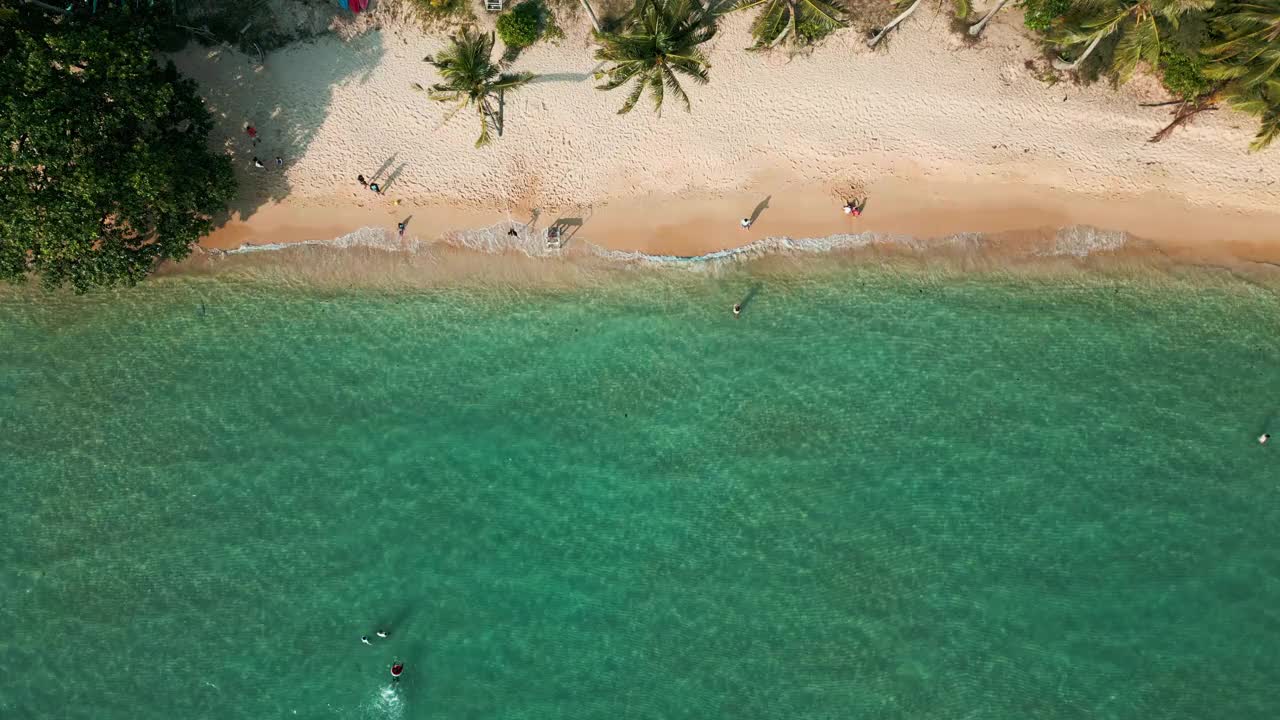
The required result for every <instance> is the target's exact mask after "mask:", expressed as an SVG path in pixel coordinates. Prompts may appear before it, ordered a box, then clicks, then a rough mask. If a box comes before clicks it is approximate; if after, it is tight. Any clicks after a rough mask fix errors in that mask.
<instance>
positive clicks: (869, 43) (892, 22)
mask: <svg viewBox="0 0 1280 720" xmlns="http://www.w3.org/2000/svg"><path fill="white" fill-rule="evenodd" d="M918 7H920V0H915V2H913V3H911V7H909V8H907V9H906V10H904V11H903V13H902V14H901V15H899V16H898V17H896V18H894V19H892V20H890V21H889V24H888V25H885V26H884V28H883V29H881V30H880V32H878V33H876V34H875V37H873V38H871V39H870V40H868V41H867V47H869V48H874V47H875V46H876V45H879V44H880V41H881V40H883V39H884V36H885V35H888V34H889V31H890V30H893V29H894V28H896V27H898V24H899V23H901V22H902V21H903V20H906V19H907V18H909V17H911V13H913V12H915V11H916V8H918Z"/></svg>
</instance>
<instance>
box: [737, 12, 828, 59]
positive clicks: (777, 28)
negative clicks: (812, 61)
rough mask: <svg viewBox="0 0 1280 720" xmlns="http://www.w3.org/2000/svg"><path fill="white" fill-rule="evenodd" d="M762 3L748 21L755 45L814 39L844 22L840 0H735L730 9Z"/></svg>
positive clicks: (763, 45)
mask: <svg viewBox="0 0 1280 720" xmlns="http://www.w3.org/2000/svg"><path fill="white" fill-rule="evenodd" d="M761 6H763V7H764V9H763V10H761V11H760V15H758V16H757V17H756V20H755V22H753V23H751V36H752V37H754V38H755V39H756V44H755V47H756V48H757V49H759V48H771V47H773V46H775V45H777V44H778V43H780V42H782V41H783V40H785V39H787V38H790V40H791V42H792V43H796V44H798V43H805V42H809V41H811V40H816V39H817V38H818V37H821V36H822V35H825V34H827V33H829V32H831V31H832V30H835V29H836V28H838V27H840V26H842V25H844V8H843V7H841V5H840V4H839V0H831V1H828V0H738V2H737V3H735V4H734V5H733V7H731V8H729V12H737V11H738V10H750V9H751V8H757V7H761Z"/></svg>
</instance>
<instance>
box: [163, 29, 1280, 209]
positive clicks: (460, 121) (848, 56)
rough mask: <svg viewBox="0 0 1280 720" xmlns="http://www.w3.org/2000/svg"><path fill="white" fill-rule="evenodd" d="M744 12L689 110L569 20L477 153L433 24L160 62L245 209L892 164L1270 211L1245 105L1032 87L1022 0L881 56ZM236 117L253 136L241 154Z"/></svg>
mask: <svg viewBox="0 0 1280 720" xmlns="http://www.w3.org/2000/svg"><path fill="white" fill-rule="evenodd" d="M750 19H751V18H750V16H749V15H746V14H741V13H737V14H733V15H729V16H727V17H725V18H724V19H723V20H722V22H721V32H720V34H718V35H717V36H716V38H715V39H714V40H712V41H711V43H709V48H708V50H709V55H710V59H711V64H712V68H711V78H712V79H711V83H710V84H709V85H706V86H701V87H699V86H695V85H693V84H692V83H689V84H687V86H686V89H687V90H688V92H689V94H690V96H691V97H692V100H693V112H692V113H691V114H687V113H685V112H684V111H683V110H682V109H681V108H680V107H679V106H678V105H677V104H675V103H669V104H668V105H667V107H665V108H664V111H663V114H662V116H661V117H658V116H656V115H655V114H654V113H653V112H652V110H651V107H650V106H648V105H647V104H644V103H647V100H645V101H643V102H642V104H641V105H639V106H637V108H636V109H635V111H633V112H632V113H631V114H630V115H623V116H619V115H617V114H616V110H617V108H618V107H619V106H620V105H621V104H622V102H623V99H624V93H625V91H624V90H618V91H614V92H611V93H604V92H600V91H598V90H596V89H594V87H593V86H594V83H593V81H592V79H591V77H590V74H591V72H592V70H593V69H594V68H595V67H596V61H595V60H594V59H593V57H592V47H591V44H590V40H589V36H588V35H587V33H586V31H585V28H584V27H583V26H582V25H581V24H580V23H575V24H574V25H573V26H572V27H568V28H566V29H567V30H568V32H569V37H568V38H567V39H566V40H563V41H561V42H560V44H559V45H558V46H557V45H550V44H547V43H541V44H539V45H537V46H535V47H533V48H530V49H528V50H526V51H525V52H524V53H523V54H522V55H521V56H520V58H519V59H518V61H517V62H516V63H515V65H514V69H516V70H528V71H532V72H535V73H539V74H541V75H543V76H544V77H543V78H542V79H541V80H540V81H539V82H537V83H536V84H534V85H532V86H530V87H527V88H524V89H522V90H520V91H518V92H517V93H513V94H512V95H510V96H509V99H508V102H507V107H506V128H505V133H504V135H503V136H502V137H501V138H495V140H494V143H493V144H492V145H490V146H488V147H485V148H481V149H476V148H474V147H473V146H472V144H473V142H474V141H475V138H476V135H477V132H478V127H479V121H478V119H477V117H476V115H475V113H474V111H473V110H471V109H463V110H461V111H460V112H458V113H457V114H455V115H454V116H453V117H452V118H451V119H447V118H448V115H449V114H450V112H451V108H450V107H449V106H446V105H443V104H440V103H436V102H433V101H431V100H429V99H428V98H427V97H426V96H425V95H424V94H420V93H417V92H414V91H413V90H412V89H411V87H410V86H411V83H414V82H419V83H422V84H423V85H429V84H430V83H432V82H434V81H435V80H436V76H435V72H434V70H433V68H431V67H430V66H429V65H427V64H425V63H424V62H423V61H422V58H423V56H425V55H427V54H430V53H432V52H435V51H437V50H439V49H440V47H441V46H442V45H443V42H444V41H443V39H442V38H438V37H429V36H426V35H424V34H422V33H419V32H417V31H405V30H395V31H392V30H383V31H374V32H370V33H367V34H365V35H362V36H360V37H357V38H355V39H353V40H351V41H349V42H347V41H342V40H339V39H337V38H332V37H330V38H325V39H322V40H320V41H317V42H314V43H309V44H305V45H300V46H296V47H291V48H288V49H286V50H284V51H281V52H279V53H276V54H273V55H271V56H269V57H268V58H267V59H266V62H265V65H264V66H263V67H262V68H260V69H259V68H256V67H255V65H254V63H253V62H252V61H251V60H249V59H247V58H245V57H244V56H241V55H239V54H237V53H234V52H231V51H225V50H209V49H205V48H198V47H190V48H188V49H187V50H186V51H184V52H183V53H181V54H179V55H178V56H177V57H176V58H175V60H176V62H177V64H178V66H179V69H180V70H182V71H183V72H184V73H186V74H188V75H190V76H192V77H195V78H196V79H197V80H198V81H199V82H200V83H201V86H202V90H203V92H204V93H205V94H206V96H207V97H208V100H209V103H210V106H211V108H212V109H213V111H214V112H215V114H216V116H217V118H218V125H217V129H216V130H215V132H214V137H215V138H217V139H218V143H217V144H219V145H220V146H223V145H224V142H225V147H226V148H227V149H228V150H229V151H230V152H232V153H234V155H235V156H236V165H237V172H238V173H239V174H240V175H241V178H242V180H244V181H245V185H244V188H245V195H246V200H245V202H242V203H240V204H239V205H238V207H240V208H242V209H245V210H253V211H254V212H256V211H257V210H258V208H260V207H262V205H263V202H264V200H273V201H280V200H282V201H284V206H285V207H287V208H293V209H295V210H296V211H297V212H304V211H303V210H301V209H302V208H308V207H317V206H323V207H325V208H327V209H332V208H335V207H339V206H343V207H351V206H364V207H368V208H369V209H376V208H377V207H379V206H384V205H386V204H387V203H388V200H387V199H383V198H377V197H375V196H373V195H372V193H369V192H367V191H364V190H362V189H361V188H360V187H359V186H358V185H357V184H356V182H355V176H356V175H357V174H358V173H363V174H364V175H365V176H366V177H368V178H370V179H373V178H374V176H375V174H376V175H378V179H380V180H381V181H382V182H383V185H384V186H386V187H387V190H388V196H389V197H398V198H402V199H403V200H404V202H405V203H406V205H410V204H412V205H431V204H436V205H440V204H444V205H453V206H464V207H469V208H488V209H490V210H492V211H499V212H500V211H502V210H504V209H508V208H509V209H516V208H521V209H528V208H535V207H536V208H542V209H543V210H544V211H546V212H559V213H564V212H566V211H570V210H577V211H579V212H584V213H585V212H589V211H590V208H592V207H599V206H601V205H603V204H608V203H610V202H611V201H614V202H615V203H617V202H623V200H622V199H625V198H636V197H641V196H648V197H649V198H650V200H649V202H650V205H651V206H654V205H655V203H654V201H653V198H654V197H657V198H662V197H673V198H674V197H676V196H683V197H685V198H686V199H687V198H688V197H689V196H691V195H697V196H699V197H703V196H709V197H716V196H721V197H729V196H736V195H737V194H742V193H751V192H760V193H764V192H770V193H783V194H785V193H787V192H793V193H795V192H797V191H798V190H799V189H801V188H803V189H806V191H807V192H809V194H813V193H815V192H818V191H819V189H820V188H821V189H826V191H827V192H826V193H824V194H828V195H829V193H830V192H831V191H834V190H836V189H837V188H840V187H846V186H848V185H850V184H859V185H863V186H865V187H870V188H871V189H872V190H874V189H875V188H876V187H877V186H878V185H879V184H881V183H883V182H885V181H887V180H894V181H896V182H899V184H901V183H902V182H904V181H905V182H907V183H914V182H919V183H921V184H922V186H923V185H928V184H933V185H938V184H950V185H953V186H972V187H974V188H981V187H987V186H990V187H993V188H994V187H999V186H1000V184H1002V183H1004V184H1009V183H1013V184H1016V185H1017V186H1018V188H1019V190H1020V191H1021V192H1022V193H1023V194H1026V193H1027V192H1029V191H1035V190H1037V189H1039V188H1043V189H1044V190H1046V191H1056V192H1061V191H1066V192H1071V193H1082V194H1086V195H1090V196H1093V197H1095V198H1115V197H1134V196H1139V195H1143V194H1156V195H1160V196H1162V197H1163V198H1166V199H1170V198H1171V199H1173V200H1176V201H1178V202H1180V203H1186V204H1189V205H1193V206H1197V207H1200V208H1203V209H1205V210H1209V209H1214V210H1215V212H1222V213H1228V214H1232V213H1241V212H1244V213H1249V212H1263V213H1267V212H1273V211H1274V209H1275V208H1277V207H1280V203H1278V201H1280V184H1277V180H1280V163H1278V162H1277V161H1276V159H1277V157H1280V156H1278V155H1277V153H1280V148H1278V149H1275V150H1272V151H1270V152H1262V153H1256V154H1249V153H1248V152H1247V146H1248V143H1249V140H1250V139H1251V137H1252V135H1253V132H1254V130H1255V121H1254V120H1253V119H1251V118H1249V117H1247V116H1244V115H1239V114H1236V113H1234V112H1232V111H1229V110H1222V111H1219V112H1216V113H1205V114H1203V115H1202V116H1201V117H1200V118H1198V119H1197V120H1196V121H1195V122H1194V123H1193V124H1192V125H1190V126H1188V127H1185V128H1183V129H1180V130H1178V131H1176V132H1175V134H1174V135H1173V136H1172V137H1170V138H1169V139H1167V140H1165V141H1164V142H1162V143H1158V144H1151V143H1148V142H1147V141H1146V140H1147V138H1148V137H1150V136H1151V135H1152V134H1153V133H1155V132H1156V131H1157V130H1159V129H1160V128H1161V127H1163V126H1164V125H1165V124H1166V123H1167V121H1168V119H1169V115H1168V110H1169V109H1168V108H1140V107H1138V103H1139V102H1142V101H1151V100H1162V99H1164V96H1163V95H1162V94H1161V93H1160V91H1159V88H1158V85H1157V84H1156V83H1155V82H1154V81H1153V80H1152V79H1151V78H1142V77H1139V78H1137V79H1136V80H1135V81H1134V82H1133V83H1131V84H1130V85H1129V86H1126V87H1124V88H1121V89H1120V90H1118V91H1117V90H1115V89H1113V88H1111V87H1110V86H1109V85H1108V84H1106V83H1099V84H1096V85H1094V86H1092V87H1082V86H1078V85H1075V84H1073V83H1071V82H1062V83H1059V84H1057V85H1053V86H1050V85H1047V84H1046V83H1044V82H1041V81H1040V80H1038V79H1036V77H1035V75H1036V73H1035V72H1033V71H1032V70H1029V69H1027V68H1026V67H1025V63H1026V61H1027V60H1029V59H1036V60H1037V61H1039V65H1040V66H1041V67H1043V61H1042V60H1041V55H1040V52H1039V50H1038V48H1036V47H1035V45H1034V44H1033V43H1032V42H1031V41H1030V40H1029V39H1028V38H1027V37H1026V33H1025V31H1024V30H1022V28H1021V17H1020V15H1019V13H1018V12H1017V11H1014V10H1005V11H1004V12H1003V13H1002V14H1001V16H1000V17H999V18H998V20H997V21H996V22H995V23H993V24H992V25H991V26H990V27H989V28H988V30H987V32H986V34H985V36H984V38H983V40H982V41H981V43H979V44H978V45H977V46H974V47H971V46H968V45H966V44H964V43H963V42H962V41H961V40H960V38H959V37H958V36H957V35H955V34H954V33H953V32H952V31H951V30H949V28H948V24H949V22H950V21H949V17H947V16H946V15H941V14H937V13H935V12H934V11H932V10H928V9H922V10H921V11H919V12H918V13H916V15H915V16H914V17H913V18H911V19H910V20H908V21H907V23H906V24H905V25H904V26H903V28H902V29H901V30H899V31H898V32H896V33H895V35H894V36H891V38H890V39H889V41H888V42H887V43H886V46H885V47H883V48H881V49H880V50H878V51H874V52H873V51H870V50H868V49H867V48H866V47H865V45H864V43H863V39H862V36H861V35H860V34H859V33H858V32H856V31H855V30H852V29H849V30H844V31H841V32H839V33H837V34H836V35H834V36H832V37H830V38H828V39H827V40H826V41H825V43H824V44H822V45H821V46H820V47H818V48H817V49H816V50H815V51H813V52H812V53H811V54H809V55H807V56H798V57H794V58H790V59H789V58H788V57H787V56H786V55H785V54H784V53H768V54H761V53H749V52H746V51H744V48H746V47H747V46H748V45H749V44H750V39H749V36H748V33H747V26H748V24H749V22H750ZM246 121H248V122H252V123H254V124H255V125H256V127H257V128H258V131H259V133H260V135H261V137H262V138H263V140H262V143H261V145H260V146H258V147H257V148H255V149H251V148H250V146H249V143H248V139H247V137H246V136H245V135H244V133H243V131H242V126H243V124H244V123H245V122H246ZM253 154H257V155H258V156H259V157H261V158H262V159H263V162H264V163H267V164H268V166H269V167H273V165H274V163H273V162H270V159H271V158H274V157H275V156H276V155H283V156H284V157H285V158H286V161H287V166H286V169H285V171H284V173H283V177H281V173H277V172H276V171H274V170H273V169H272V170H268V171H261V170H254V169H253V168H252V166H251V164H250V162H249V160H248V158H249V157H250V156H251V155H253ZM379 168H381V172H379ZM993 200H996V201H997V202H998V198H993ZM828 201H830V202H831V203H833V207H835V205H834V202H835V201H834V199H830V198H823V200H822V202H823V203H826V202H828ZM656 206H657V207H661V203H660V202H658V203H656ZM873 209H874V208H873ZM833 212H834V211H833ZM728 214H732V215H738V214H739V213H737V212H736V211H735V212H733V213H728ZM871 214H872V213H869V216H870V215H871ZM303 217H305V212H304V216H303ZM733 220H734V222H736V218H734V219H733Z"/></svg>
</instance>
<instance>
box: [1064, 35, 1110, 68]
mask: <svg viewBox="0 0 1280 720" xmlns="http://www.w3.org/2000/svg"><path fill="white" fill-rule="evenodd" d="M1109 34H1110V33H1106V32H1099V33H1098V34H1096V35H1094V36H1093V42H1091V43H1089V47H1087V48H1085V49H1084V52H1083V53H1081V54H1080V57H1078V58H1076V59H1075V60H1072V61H1071V62H1067V61H1066V60H1064V59H1063V58H1062V56H1061V55H1059V56H1058V57H1056V58H1054V59H1053V69H1054V70H1075V69H1076V68H1078V67H1080V63H1082V62H1084V61H1085V60H1088V59H1089V56H1090V55H1092V54H1093V51H1094V49H1095V48H1097V47H1098V43H1100V42H1102V38H1104V37H1106V36H1107V35H1109Z"/></svg>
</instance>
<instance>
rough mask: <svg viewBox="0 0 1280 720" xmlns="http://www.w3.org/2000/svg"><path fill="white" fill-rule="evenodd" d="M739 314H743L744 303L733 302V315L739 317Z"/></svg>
mask: <svg viewBox="0 0 1280 720" xmlns="http://www.w3.org/2000/svg"><path fill="white" fill-rule="evenodd" d="M739 315H742V303H734V304H733V316H734V317H735V318H736V317H738V316H739Z"/></svg>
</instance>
